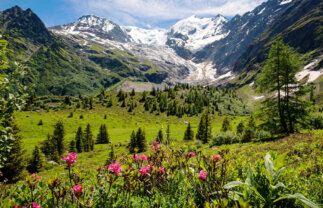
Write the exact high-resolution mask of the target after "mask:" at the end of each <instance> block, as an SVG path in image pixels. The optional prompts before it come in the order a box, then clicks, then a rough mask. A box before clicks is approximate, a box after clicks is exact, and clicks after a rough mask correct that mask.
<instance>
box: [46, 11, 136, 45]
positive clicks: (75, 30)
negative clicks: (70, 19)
mask: <svg viewBox="0 0 323 208" xmlns="http://www.w3.org/2000/svg"><path fill="white" fill-rule="evenodd" d="M52 29H53V30H54V31H55V32H56V33H60V34H63V35H79V36H82V37H84V38H88V39H90V40H91V39H95V38H97V39H98V38H99V39H103V40H106V39H108V40H111V41H116V42H121V43H125V42H128V41H130V37H129V36H128V35H127V33H126V31H125V30H124V29H122V28H121V27H120V26H119V25H118V24H116V23H114V22H112V21H110V20H108V19H105V18H100V17H97V16H95V15H84V16H82V17H80V18H79V19H78V20H77V21H76V22H74V23H70V24H67V25H63V26H56V27H53V28H52Z"/></svg>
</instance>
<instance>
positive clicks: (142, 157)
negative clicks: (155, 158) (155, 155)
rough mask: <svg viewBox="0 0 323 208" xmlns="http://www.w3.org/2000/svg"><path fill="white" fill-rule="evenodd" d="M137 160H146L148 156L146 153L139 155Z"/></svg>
mask: <svg viewBox="0 0 323 208" xmlns="http://www.w3.org/2000/svg"><path fill="white" fill-rule="evenodd" d="M139 160H140V161H144V160H146V161H147V160H148V157H147V156H146V155H140V156H139Z"/></svg>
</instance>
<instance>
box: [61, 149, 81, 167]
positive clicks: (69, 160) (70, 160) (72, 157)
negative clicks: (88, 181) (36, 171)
mask: <svg viewBox="0 0 323 208" xmlns="http://www.w3.org/2000/svg"><path fill="white" fill-rule="evenodd" d="M76 157H77V154H76V153H73V152H71V153H70V154H68V155H67V156H65V157H63V158H62V159H61V160H63V161H64V160H65V161H67V164H68V165H73V163H75V162H76Z"/></svg>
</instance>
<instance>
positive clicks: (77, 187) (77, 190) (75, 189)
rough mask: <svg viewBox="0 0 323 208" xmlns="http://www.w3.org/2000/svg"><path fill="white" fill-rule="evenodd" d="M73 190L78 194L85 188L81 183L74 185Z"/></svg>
mask: <svg viewBox="0 0 323 208" xmlns="http://www.w3.org/2000/svg"><path fill="white" fill-rule="evenodd" d="M72 189H73V191H74V192H75V193H76V194H81V192H82V190H83V187H82V186H80V185H76V186H74V187H73V188H72Z"/></svg>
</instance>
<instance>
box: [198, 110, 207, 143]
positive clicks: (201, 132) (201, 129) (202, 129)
mask: <svg viewBox="0 0 323 208" xmlns="http://www.w3.org/2000/svg"><path fill="white" fill-rule="evenodd" d="M205 130H206V123H205V115H204V114H203V115H202V116H201V120H200V123H199V127H198V129H197V133H196V139H198V140H201V141H203V140H204V135H205Z"/></svg>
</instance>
